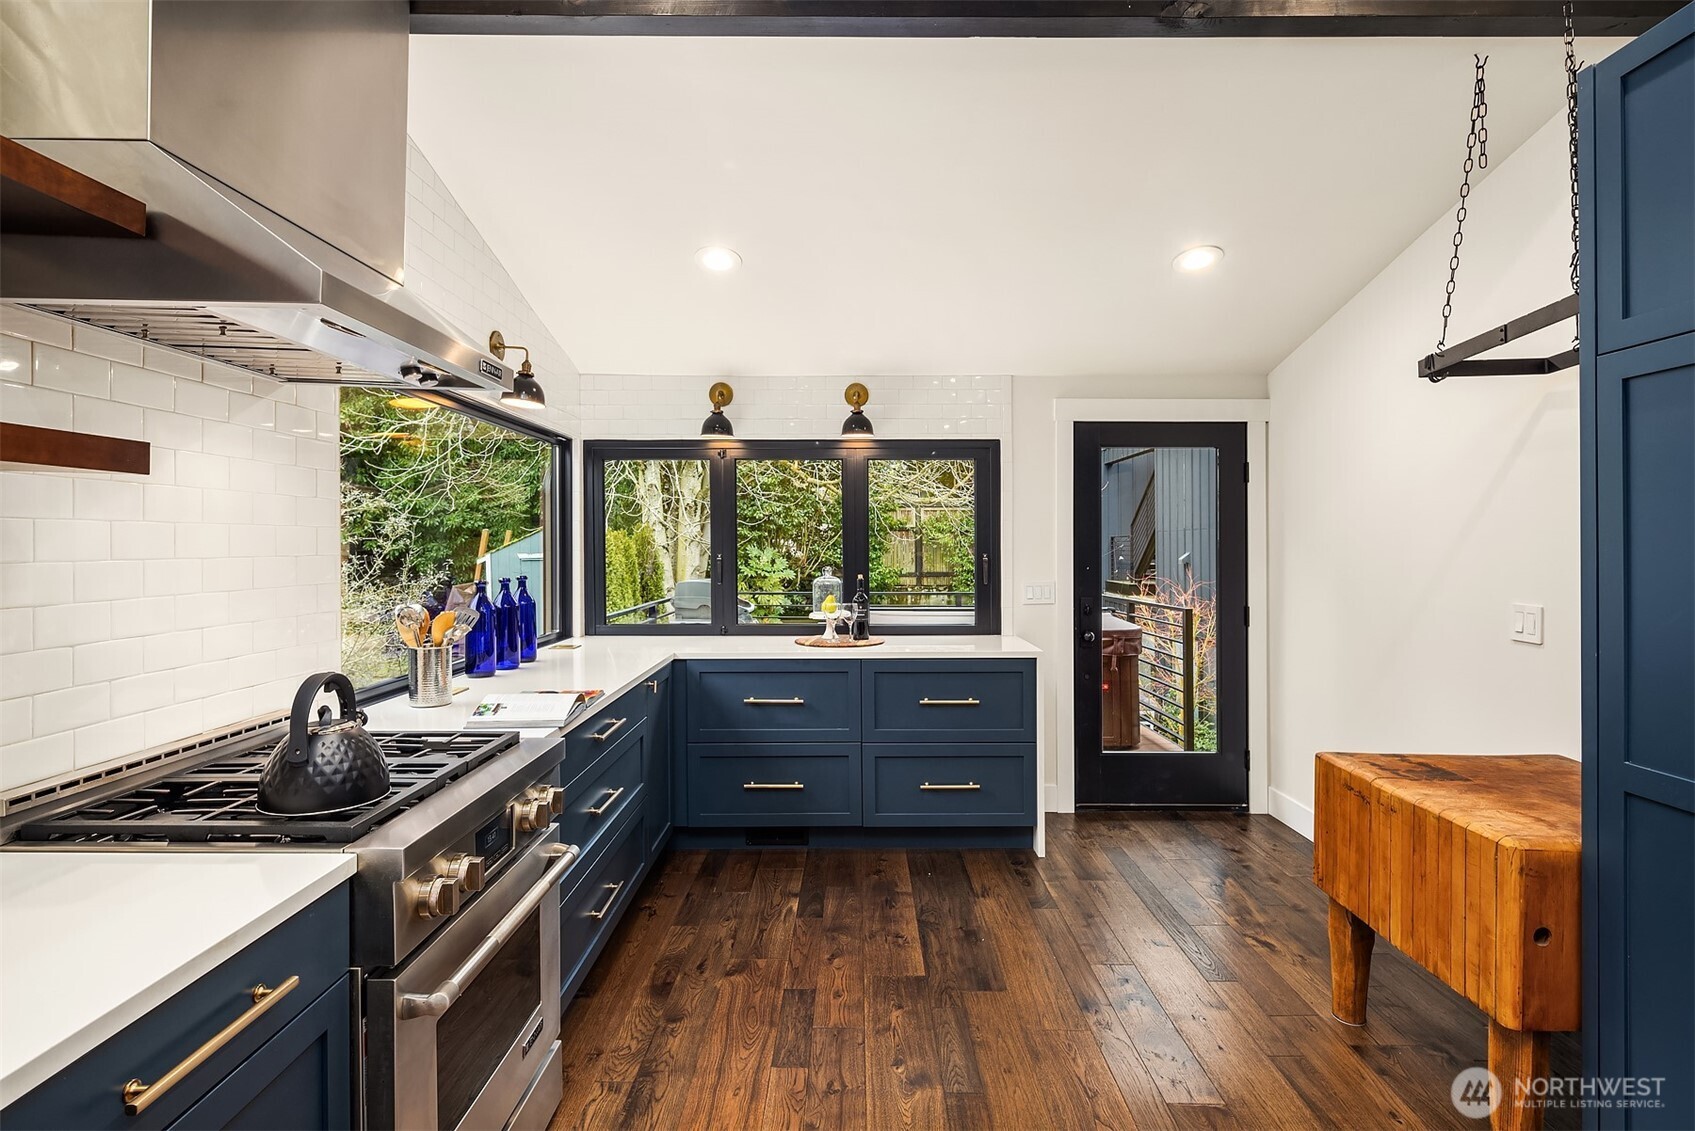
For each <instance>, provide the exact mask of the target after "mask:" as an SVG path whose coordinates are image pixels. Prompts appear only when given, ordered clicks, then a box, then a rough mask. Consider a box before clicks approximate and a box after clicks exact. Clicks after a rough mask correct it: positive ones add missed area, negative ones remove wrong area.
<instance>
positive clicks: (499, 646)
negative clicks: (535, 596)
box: [494, 577, 520, 672]
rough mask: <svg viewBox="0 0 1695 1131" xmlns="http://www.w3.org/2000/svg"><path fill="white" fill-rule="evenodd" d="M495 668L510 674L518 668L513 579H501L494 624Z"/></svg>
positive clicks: (516, 609) (516, 618)
mask: <svg viewBox="0 0 1695 1131" xmlns="http://www.w3.org/2000/svg"><path fill="white" fill-rule="evenodd" d="M494 634H495V635H494V666H495V667H496V668H498V669H499V670H501V671H503V672H509V671H511V670H512V669H513V668H515V667H517V666H518V653H519V650H520V649H519V647H518V602H517V601H516V600H514V599H513V597H512V579H511V578H510V577H503V578H501V579H500V600H499V601H498V602H496V611H495V622H494Z"/></svg>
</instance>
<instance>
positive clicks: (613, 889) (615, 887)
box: [583, 880, 624, 919]
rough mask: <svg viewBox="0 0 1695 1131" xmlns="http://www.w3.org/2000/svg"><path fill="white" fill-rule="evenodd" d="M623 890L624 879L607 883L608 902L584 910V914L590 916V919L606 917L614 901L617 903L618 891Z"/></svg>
mask: <svg viewBox="0 0 1695 1131" xmlns="http://www.w3.org/2000/svg"><path fill="white" fill-rule="evenodd" d="M623 890H624V881H623V880H619V881H618V882H617V883H615V884H607V885H606V902H605V903H602V904H601V905H600V906H599V907H597V908H595V909H594V910H593V911H585V912H583V915H584V916H585V917H586V918H589V919H604V918H606V913H607V912H608V911H610V910H612V905H613V904H614V903H616V902H617V900H618V893H619V892H621V891H623Z"/></svg>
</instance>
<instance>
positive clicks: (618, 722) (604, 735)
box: [589, 719, 630, 742]
mask: <svg viewBox="0 0 1695 1131" xmlns="http://www.w3.org/2000/svg"><path fill="white" fill-rule="evenodd" d="M629 721H630V720H629V719H613V720H612V725H611V726H609V727H607V728H606V729H605V730H603V731H600V732H598V733H596V734H591V735H589V737H590V738H592V739H594V740H595V741H596V742H605V741H606V740H607V739H609V738H611V737H612V734H613V732H614V731H616V730H617V729H618V728H619V727H621V726H623V725H624V724H625V723H627V722H629Z"/></svg>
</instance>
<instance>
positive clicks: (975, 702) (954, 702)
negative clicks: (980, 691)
mask: <svg viewBox="0 0 1695 1131" xmlns="http://www.w3.org/2000/svg"><path fill="white" fill-rule="evenodd" d="M918 705H919V706H920V707H981V706H982V705H983V701H982V700H981V699H928V698H925V699H920V700H919V701H918Z"/></svg>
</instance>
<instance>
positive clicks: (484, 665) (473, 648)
mask: <svg viewBox="0 0 1695 1131" xmlns="http://www.w3.org/2000/svg"><path fill="white" fill-rule="evenodd" d="M471 608H473V609H475V610H476V612H477V623H476V624H474V625H472V626H471V631H470V632H467V633H466V634H465V674H466V675H468V676H470V677H471V678H472V679H485V678H487V677H488V676H491V675H493V674H494V651H495V643H494V641H495V637H496V636H497V635H498V633H497V632H496V630H495V612H494V605H493V604H492V603H491V602H490V601H489V599H488V582H486V581H479V582H477V595H476V596H475V597H473V598H472V599H471Z"/></svg>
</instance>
